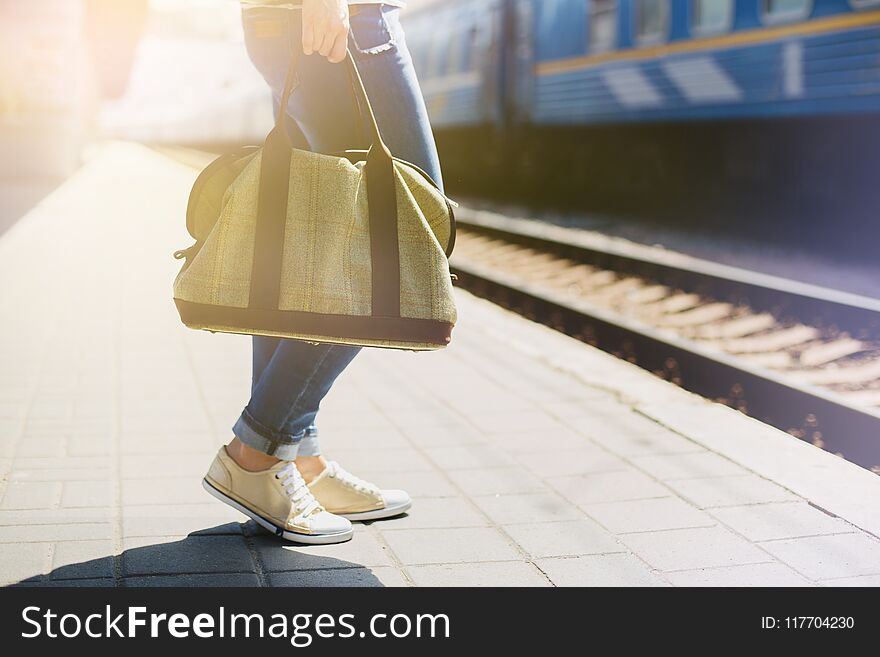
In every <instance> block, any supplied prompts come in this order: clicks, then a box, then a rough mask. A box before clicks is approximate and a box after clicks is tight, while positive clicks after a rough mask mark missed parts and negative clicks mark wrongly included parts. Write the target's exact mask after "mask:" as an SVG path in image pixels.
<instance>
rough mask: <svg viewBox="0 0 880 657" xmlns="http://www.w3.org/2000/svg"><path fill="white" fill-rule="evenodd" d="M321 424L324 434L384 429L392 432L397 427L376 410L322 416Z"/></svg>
mask: <svg viewBox="0 0 880 657" xmlns="http://www.w3.org/2000/svg"><path fill="white" fill-rule="evenodd" d="M320 422H321V432H322V433H323V432H330V431H337V430H340V429H384V430H387V431H392V432H393V431H395V426H394V425H393V424H392V423H391V421H390V420H389V419H388V418H387V417H385V416H384V415H381V414H379V413H377V412H376V411H375V410H366V411H348V412H345V413H328V414H322V415H321V419H320Z"/></svg>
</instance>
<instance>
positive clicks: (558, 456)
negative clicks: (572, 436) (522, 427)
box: [516, 446, 630, 477]
mask: <svg viewBox="0 0 880 657" xmlns="http://www.w3.org/2000/svg"><path fill="white" fill-rule="evenodd" d="M516 458H517V460H518V461H519V462H520V463H522V464H523V465H524V466H525V467H526V468H528V469H529V470H531V471H532V472H534V473H535V474H536V475H538V476H539V477H570V476H574V475H583V474H591V473H594V472H613V471H615V470H626V469H629V467H630V466H628V465H627V464H626V462H625V461H623V460H622V459H620V458H619V457H617V456H614V455H613V454H609V453H608V452H607V451H605V450H603V449H600V448H598V447H589V446H582V447H577V448H575V449H551V450H548V449H542V450H541V451H539V452H532V453H527V454H517V455H516Z"/></svg>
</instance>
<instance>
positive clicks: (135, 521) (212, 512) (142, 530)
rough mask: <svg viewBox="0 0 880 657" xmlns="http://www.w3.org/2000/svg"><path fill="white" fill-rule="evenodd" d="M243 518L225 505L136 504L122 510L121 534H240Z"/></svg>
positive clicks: (209, 503)
mask: <svg viewBox="0 0 880 657" xmlns="http://www.w3.org/2000/svg"><path fill="white" fill-rule="evenodd" d="M246 519H247V517H246V516H245V515H244V514H242V513H239V512H238V511H236V510H235V509H233V508H232V507H230V506H227V505H226V504H220V503H217V502H206V503H205V504H175V505H156V504H148V505H138V506H127V507H124V508H123V509H122V535H123V536H124V537H126V538H130V537H135V536H185V535H187V534H190V533H193V532H196V533H199V534H203V535H204V534H240V533H241V523H242V522H244V521H245V520H246Z"/></svg>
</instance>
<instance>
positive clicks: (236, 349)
mask: <svg viewBox="0 0 880 657" xmlns="http://www.w3.org/2000/svg"><path fill="white" fill-rule="evenodd" d="M196 174H197V171H196V170H195V169H193V168H192V167H190V166H187V165H186V164H185V163H182V162H180V161H176V160H174V159H171V158H169V157H167V156H166V155H163V154H159V153H156V152H154V151H151V150H149V149H147V148H145V147H142V146H138V145H133V144H125V143H112V144H107V145H105V146H102V147H100V148H97V149H96V150H95V151H94V152H93V153H92V155H91V157H90V160H89V161H88V163H87V164H86V166H85V167H84V168H83V169H82V170H81V171H80V172H79V173H77V174H76V175H75V176H74V177H72V178H71V179H70V180H69V181H68V182H67V183H66V184H65V185H63V186H62V187H61V188H60V189H59V190H57V191H56V192H54V193H53V194H52V195H50V196H49V197H48V198H47V199H46V200H45V201H44V202H42V203H41V204H40V205H39V206H37V207H36V208H35V209H34V210H33V211H32V212H30V214H29V215H28V216H27V217H26V218H24V219H23V220H21V221H20V222H18V223H17V224H16V225H15V226H13V227H12V228H11V229H10V230H9V231H7V232H6V233H5V234H3V235H2V236H0V280H2V284H0V304H2V307H3V308H4V310H3V322H2V323H0V363H2V367H0V584H17V583H21V584H22V585H36V586H54V585H64V586H77V585H97V586H141V585H147V586H162V585H241V586H313V585H322V586H325V585H326V586H339V585H342V586H348V585H352V586H439V585H464V586H471V585H521V586H554V585H555V586H567V585H583V586H628V585H645V586H668V585H673V586H681V585H686V586H690V585H742V586H749V585H780V586H810V585H817V584H821V585H878V584H880V541H878V539H877V536H878V534H880V505H878V502H876V500H880V478H878V477H877V476H876V475H873V474H871V473H868V472H866V471H864V470H862V469H860V468H857V467H856V466H853V465H851V464H849V463H846V462H844V461H842V460H840V459H838V458H836V457H834V456H832V455H830V454H827V453H825V452H822V451H821V450H818V449H816V448H814V447H812V446H810V445H807V444H804V443H801V442H799V441H797V440H796V439H794V438H792V437H791V436H788V435H786V434H783V433H781V432H778V431H776V430H774V429H771V428H769V427H766V426H765V425H762V424H760V423H758V422H755V421H753V420H750V419H748V418H745V417H744V416H742V415H740V414H739V413H736V412H735V411H732V410H730V409H727V408H724V407H721V406H718V405H715V404H712V403H709V402H706V401H704V400H701V399H699V398H697V397H695V396H693V395H690V394H688V393H686V392H684V391H682V390H679V389H677V388H675V387H674V386H672V385H670V384H667V383H665V382H663V381H660V380H658V379H656V378H654V377H653V376H651V375H650V374H647V373H645V372H643V371H641V370H638V369H637V368H635V367H633V366H631V365H629V364H627V363H624V362H620V361H617V360H615V359H614V358H612V357H610V356H608V355H606V354H603V353H601V352H598V351H596V350H594V349H592V348H590V347H588V346H586V345H583V344H581V343H579V342H576V341H574V340H571V339H569V338H567V337H565V336H562V335H560V334H558V333H555V332H553V331H551V330H549V329H546V328H544V327H541V326H538V325H535V324H532V323H531V322H528V321H527V320H524V319H522V318H520V317H517V316H515V315H512V314H510V313H508V312H506V311H503V310H500V309H498V308H497V307H495V306H492V305H491V304H488V303H486V302H484V301H482V300H479V299H476V298H474V297H472V296H470V295H468V294H466V293H463V292H462V293H460V294H459V297H458V301H459V304H460V314H461V323H460V325H459V326H458V327H457V329H456V332H455V336H454V340H453V345H452V346H451V347H450V348H449V349H447V350H445V351H443V352H439V353H431V354H411V353H397V352H387V351H380V350H365V351H364V353H362V354H361V355H360V356H359V357H358V358H357V359H356V360H355V362H354V363H353V365H352V366H351V368H350V369H349V370H348V371H346V373H345V374H344V375H343V376H342V377H341V378H340V380H339V383H338V385H337V386H336V387H335V388H334V390H333V391H332V392H331V394H330V396H329V397H328V398H327V400H326V402H325V404H324V406H323V408H322V412H321V414H320V416H319V427H320V430H321V432H322V443H323V446H324V449H325V451H326V453H327V454H328V456H330V457H331V458H334V459H336V460H338V461H340V463H342V464H343V465H344V466H345V467H346V468H347V469H349V470H350V471H352V472H354V473H356V474H357V475H359V476H362V477H365V478H369V479H372V480H374V481H376V482H377V483H378V484H380V485H383V486H387V487H402V488H406V489H408V490H409V491H410V492H411V493H412V494H413V496H414V497H415V504H414V506H413V509H412V511H411V513H410V514H409V515H407V516H405V517H402V518H398V519H393V520H387V521H382V522H374V523H370V524H365V525H358V526H357V529H356V532H355V537H354V539H353V540H352V541H351V542H349V543H345V544H342V545H336V546H315V547H291V546H285V545H283V544H281V543H279V542H277V540H276V539H275V538H274V537H272V536H269V535H267V534H265V533H264V532H262V531H261V530H259V528H257V527H255V526H254V524H253V523H250V522H244V518H243V517H242V516H241V515H239V514H237V513H236V512H234V511H232V510H231V509H227V508H226V507H224V506H223V505H221V504H219V503H217V502H215V501H213V499H212V498H210V497H209V496H208V495H207V494H206V493H205V492H204V491H203V490H202V488H201V485H200V479H201V476H202V475H203V474H204V470H205V469H206V468H207V466H208V464H209V462H210V460H211V458H212V456H213V453H214V451H215V450H216V449H217V447H218V446H219V445H220V444H222V443H223V442H225V441H227V440H228V439H229V437H230V426H231V424H232V422H233V421H234V419H235V417H236V416H237V414H238V412H240V410H241V407H242V405H243V404H244V403H245V402H246V400H247V395H248V390H249V343H248V340H247V339H246V338H242V337H237V336H223V335H210V334H207V333H196V332H192V331H189V330H187V329H185V328H184V327H183V326H182V325H181V324H180V323H179V320H178V318H177V315H176V312H175V310H174V307H173V304H172V302H171V281H172V279H173V276H174V274H175V273H176V270H177V267H178V265H179V263H178V262H176V261H174V260H173V259H172V258H171V253H172V252H173V251H174V250H175V249H178V248H182V247H184V246H188V244H189V242H190V239H189V237H188V236H187V235H186V232H185V228H184V221H183V211H184V208H185V205H186V199H187V195H188V193H189V188H190V186H191V184H192V182H193V180H194V178H195V176H196Z"/></svg>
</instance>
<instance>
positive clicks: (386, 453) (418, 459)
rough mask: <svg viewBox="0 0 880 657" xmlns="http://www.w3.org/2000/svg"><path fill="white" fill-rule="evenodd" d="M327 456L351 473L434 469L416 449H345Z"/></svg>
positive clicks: (328, 453)
mask: <svg viewBox="0 0 880 657" xmlns="http://www.w3.org/2000/svg"><path fill="white" fill-rule="evenodd" d="M325 456H327V458H330V459H333V460H334V461H339V463H340V465H342V467H343V468H345V469H346V470H349V471H350V472H357V473H359V476H360V473H364V472H369V473H376V472H422V471H430V470H432V469H433V466H432V465H431V463H430V462H429V461H428V460H427V459H426V458H425V457H424V456H422V455H421V454H419V453H418V452H416V451H415V450H414V449H398V448H392V449H369V448H365V449H345V450H341V449H340V450H330V449H328V450H326V453H325Z"/></svg>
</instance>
